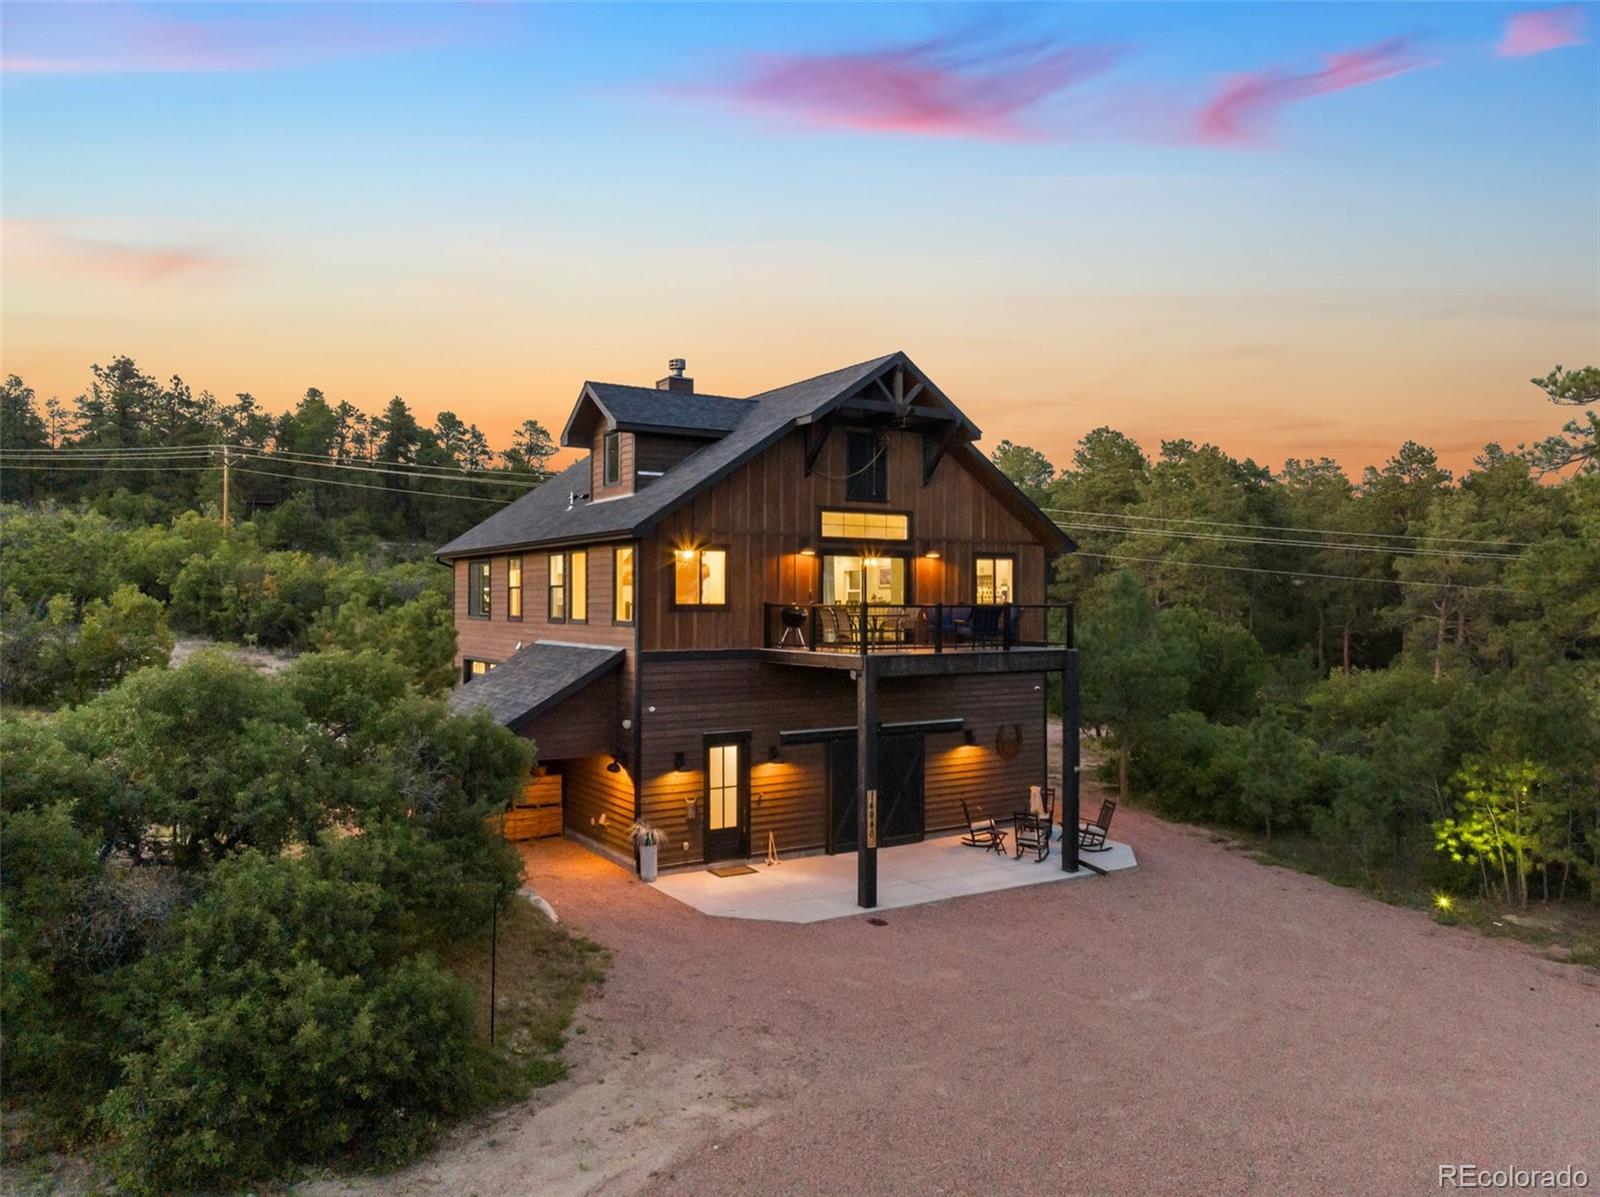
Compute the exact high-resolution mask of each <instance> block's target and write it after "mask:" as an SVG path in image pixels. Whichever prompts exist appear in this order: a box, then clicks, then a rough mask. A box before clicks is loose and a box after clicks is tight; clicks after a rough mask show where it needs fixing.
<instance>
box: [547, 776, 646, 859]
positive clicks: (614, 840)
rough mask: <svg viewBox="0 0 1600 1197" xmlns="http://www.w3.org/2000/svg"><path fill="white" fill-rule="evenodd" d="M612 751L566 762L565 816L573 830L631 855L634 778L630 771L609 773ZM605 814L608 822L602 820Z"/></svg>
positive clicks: (563, 809) (623, 853) (563, 814)
mask: <svg viewBox="0 0 1600 1197" xmlns="http://www.w3.org/2000/svg"><path fill="white" fill-rule="evenodd" d="M610 763H611V757H610V754H603V755H599V756H586V757H580V758H578V759H576V760H569V761H563V762H562V764H561V777H562V786H563V793H562V816H563V818H564V819H565V820H566V827H567V830H568V831H569V832H572V833H573V834H575V835H581V836H583V837H584V838H585V839H591V840H594V841H596V842H597V843H600V844H602V845H604V846H605V847H607V848H610V849H611V850H612V851H613V852H617V853H620V854H621V855H623V856H626V857H629V858H631V857H632V856H633V843H632V841H630V840H629V839H628V828H629V827H631V826H633V779H632V778H631V777H630V776H629V775H628V772H627V770H622V771H620V772H617V773H607V772H606V766H607V765H608V764H610ZM601 815H604V816H605V820H606V821H605V822H604V823H601V822H600V821H599V819H600V816H601Z"/></svg>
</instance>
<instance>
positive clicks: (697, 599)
mask: <svg viewBox="0 0 1600 1197" xmlns="http://www.w3.org/2000/svg"><path fill="white" fill-rule="evenodd" d="M672 601H673V603H674V605H676V606H679V607H725V606H727V605H728V550H726V549H679V550H678V551H677V552H676V553H674V554H673V557H672Z"/></svg>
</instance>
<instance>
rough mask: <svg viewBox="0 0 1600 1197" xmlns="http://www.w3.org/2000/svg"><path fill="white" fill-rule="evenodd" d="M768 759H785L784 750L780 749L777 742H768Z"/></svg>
mask: <svg viewBox="0 0 1600 1197" xmlns="http://www.w3.org/2000/svg"><path fill="white" fill-rule="evenodd" d="M767 759H768V760H769V761H773V762H777V761H781V760H782V759H783V750H782V749H780V748H779V747H778V746H777V745H776V744H768V745H767Z"/></svg>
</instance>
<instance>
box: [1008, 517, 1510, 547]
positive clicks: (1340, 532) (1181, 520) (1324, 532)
mask: <svg viewBox="0 0 1600 1197" xmlns="http://www.w3.org/2000/svg"><path fill="white" fill-rule="evenodd" d="M1039 510H1040V511H1048V512H1052V513H1054V514H1057V515H1087V516H1093V517H1094V518H1096V519H1119V520H1145V521H1147V522H1148V521H1156V522H1160V523H1173V524H1210V525H1212V526H1214V527H1218V528H1248V529H1252V530H1254V531H1257V532H1309V533H1312V534H1314V535H1317V536H1367V537H1374V536H1381V537H1387V538H1389V539H1390V540H1438V541H1458V542H1460V543H1462V544H1487V545H1501V546H1504V547H1507V548H1514V549H1526V548H1530V547H1532V546H1531V545H1530V544H1529V542H1528V541H1525V540H1478V539H1474V538H1472V537H1469V536H1416V535H1413V534H1411V533H1407V532H1357V531H1354V530H1353V529H1347V528H1294V527H1288V526H1286V525H1283V524H1239V523H1230V522H1229V521H1227V520H1205V519H1198V518H1192V517H1188V516H1181V515H1133V514H1131V513H1129V512H1118V511H1078V510H1075V509H1073V508H1070V507H1041V508H1040V509H1039Z"/></svg>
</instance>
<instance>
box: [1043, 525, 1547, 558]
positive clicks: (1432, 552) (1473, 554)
mask: <svg viewBox="0 0 1600 1197" xmlns="http://www.w3.org/2000/svg"><path fill="white" fill-rule="evenodd" d="M1055 522H1056V524H1057V525H1058V526H1059V527H1062V528H1071V529H1074V530H1075V531H1084V532H1123V533H1127V534H1128V535H1131V536H1174V537H1179V538H1181V539H1185V540H1216V541H1223V542H1226V543H1228V544H1251V545H1283V546H1285V547H1289V548H1294V547H1301V548H1312V549H1333V550H1338V551H1342V552H1350V553H1388V554H1390V555H1392V556H1396V557H1452V558H1462V557H1467V558H1474V559H1477V560H1482V561H1516V560H1518V558H1519V554H1516V553H1484V552H1479V551H1477V550H1475V549H1428V548H1420V547H1414V546H1409V545H1407V546H1404V547H1402V546H1399V545H1381V544H1340V543H1336V542H1334V541H1327V540H1283V539H1281V538H1279V537H1272V536H1236V535H1232V534H1229V533H1226V532H1185V531H1183V530H1182V529H1178V528H1122V527H1117V526H1115V525H1109V524H1075V523H1071V522H1070V521H1067V520H1057V521H1055Z"/></svg>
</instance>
